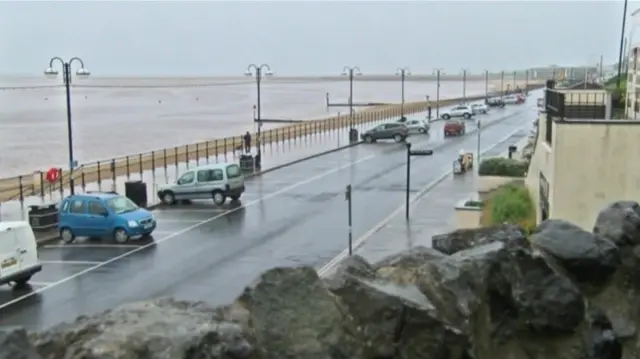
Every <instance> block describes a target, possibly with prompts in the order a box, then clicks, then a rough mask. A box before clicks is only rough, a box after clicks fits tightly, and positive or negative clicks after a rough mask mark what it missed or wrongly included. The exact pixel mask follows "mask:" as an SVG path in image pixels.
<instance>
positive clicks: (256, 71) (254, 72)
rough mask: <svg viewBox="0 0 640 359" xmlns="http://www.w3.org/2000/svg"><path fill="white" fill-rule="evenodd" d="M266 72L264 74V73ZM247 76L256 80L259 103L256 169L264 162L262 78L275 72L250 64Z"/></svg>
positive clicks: (255, 119) (264, 66)
mask: <svg viewBox="0 0 640 359" xmlns="http://www.w3.org/2000/svg"><path fill="white" fill-rule="evenodd" d="M263 70H264V72H263ZM244 74H245V76H254V77H255V79H256V87H257V99H256V101H257V103H256V118H254V119H253V121H254V122H257V123H258V133H257V135H256V146H257V148H258V156H257V157H258V158H257V159H256V167H260V165H261V162H262V149H261V146H260V134H261V130H262V113H261V110H260V108H261V100H260V84H261V83H262V76H271V75H273V72H272V71H271V67H269V65H267V64H262V65H260V66H258V65H256V64H250V65H249V66H247V71H246V72H245V73H244Z"/></svg>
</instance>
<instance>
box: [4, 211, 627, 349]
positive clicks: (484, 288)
mask: <svg viewBox="0 0 640 359" xmlns="http://www.w3.org/2000/svg"><path fill="white" fill-rule="evenodd" d="M638 274H640V205H638V204H637V203H635V202H617V203H613V204H612V205H610V206H608V207H607V208H605V209H603V210H602V212H601V213H600V215H599V216H598V219H597V221H596V223H595V227H594V230H593V232H586V231H583V230H581V229H580V228H578V227H576V226H574V225H572V224H571V223H567V222H565V221H560V220H549V221H546V222H545V223H543V224H542V225H540V226H539V227H538V228H537V229H536V230H535V231H534V232H533V233H532V234H531V235H530V236H528V237H527V236H526V235H525V232H524V231H523V230H522V229H521V228H519V227H518V226H512V225H503V226H497V227H494V228H483V229H477V230H462V231H456V232H452V233H449V234H446V235H441V236H437V237H435V238H434V248H424V247H416V248H412V249H410V250H406V251H404V252H401V253H398V254H395V255H393V256H390V257H388V258H385V259H384V260H382V261H380V262H378V263H368V262H367V261H366V260H365V259H364V258H362V257H359V256H353V257H350V258H348V259H347V260H345V261H343V262H342V263H341V264H340V266H339V267H338V268H337V269H336V270H335V273H334V274H333V275H332V276H331V277H330V278H320V277H319V276H318V274H317V273H316V271H315V270H313V269H312V268H306V267H299V268H274V269H272V270H269V271H267V272H265V273H263V274H262V275H261V276H260V277H259V278H257V279H256V281H255V282H254V283H251V285H249V286H248V287H247V288H246V289H245V291H244V292H243V293H242V294H241V295H240V297H239V298H238V299H237V300H236V301H235V302H233V303H231V304H229V305H228V306H224V307H219V308H211V307H208V306H207V305H205V304H203V303H188V302H182V301H176V300H173V299H170V298H161V299H156V300H152V301H149V302H143V303H134V304H130V305H126V306H123V307H120V308H117V309H114V310H112V311H108V312H105V313H102V314H99V315H95V316H92V317H82V318H78V319H77V320H76V321H75V322H73V323H70V324H64V325H59V326H57V327H54V328H52V329H50V330H47V331H44V332H41V333H33V334H32V335H31V338H30V340H28V338H27V337H26V335H25V333H24V332H22V331H19V330H17V331H7V332H4V333H2V336H0V359H2V358H12V359H13V358H25V359H38V358H46V359H107V358H122V359H128V358H154V359H155V358H158V359H163V358H167V359H169V358H171V359H174V358H175V359H181V358H189V359H201V358H207V359H307V358H308V359H496V358H504V359H637V358H639V357H640V355H639V353H640V335H639V334H638V326H637V324H636V323H638V322H639V321H640V306H639V305H638V303H639V302H640V297H639V294H638V293H640V291H639V289H640V280H639V278H640V277H638Z"/></svg>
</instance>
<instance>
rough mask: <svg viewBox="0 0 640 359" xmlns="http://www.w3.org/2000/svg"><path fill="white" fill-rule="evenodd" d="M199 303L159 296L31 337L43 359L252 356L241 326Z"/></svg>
mask: <svg viewBox="0 0 640 359" xmlns="http://www.w3.org/2000/svg"><path fill="white" fill-rule="evenodd" d="M214 314H215V310H214V309H213V308H209V307H207V306H205V305H204V304H202V303H189V302H183V301H176V300H173V299H170V298H161V299H157V300H153V301H149V302H140V303H133V304H128V305H124V306H122V307H120V308H117V309H115V310H113V311H107V312H104V313H102V314H98V315H95V316H91V317H81V318H79V319H78V320H76V321H75V322H73V323H70V324H62V325H59V326H56V327H54V328H52V329H50V330H47V331H44V332H42V333H38V334H36V335H35V336H34V339H33V340H34V344H35V346H36V348H37V350H38V352H39V353H40V355H41V356H42V358H43V359H67V358H82V359H107V358H118V359H137V358H154V359H182V358H184V359H187V358H188V359H192V358H210V359H229V358H234V359H235V358H237V359H253V358H257V357H256V356H255V355H254V354H255V353H254V350H253V347H252V345H251V344H250V342H249V341H248V340H247V338H246V336H245V333H243V331H242V328H241V327H240V326H239V325H237V324H234V323H226V322H216V321H214V320H213V316H214Z"/></svg>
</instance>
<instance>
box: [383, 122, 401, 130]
mask: <svg viewBox="0 0 640 359" xmlns="http://www.w3.org/2000/svg"><path fill="white" fill-rule="evenodd" d="M400 126H402V124H400V123H387V125H386V127H387V129H388V130H390V129H393V128H398V127H400Z"/></svg>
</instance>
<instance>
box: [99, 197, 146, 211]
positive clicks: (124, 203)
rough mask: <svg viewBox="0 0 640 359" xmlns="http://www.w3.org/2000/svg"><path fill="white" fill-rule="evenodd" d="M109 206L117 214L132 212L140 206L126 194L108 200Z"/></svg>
mask: <svg viewBox="0 0 640 359" xmlns="http://www.w3.org/2000/svg"><path fill="white" fill-rule="evenodd" d="M107 207H109V209H111V210H112V211H113V212H114V213H115V214H121V213H125V212H131V211H135V210H136V209H138V208H139V207H138V206H137V205H136V204H135V203H133V201H131V200H130V199H129V198H127V197H124V196H119V197H113V198H111V199H109V200H107Z"/></svg>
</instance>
